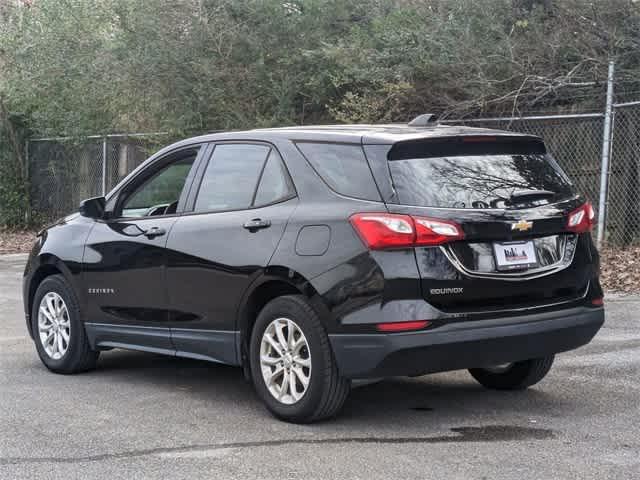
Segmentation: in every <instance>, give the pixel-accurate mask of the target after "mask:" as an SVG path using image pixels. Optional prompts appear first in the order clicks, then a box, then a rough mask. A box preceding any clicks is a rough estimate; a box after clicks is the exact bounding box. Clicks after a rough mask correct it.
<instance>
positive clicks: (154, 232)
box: [144, 227, 167, 239]
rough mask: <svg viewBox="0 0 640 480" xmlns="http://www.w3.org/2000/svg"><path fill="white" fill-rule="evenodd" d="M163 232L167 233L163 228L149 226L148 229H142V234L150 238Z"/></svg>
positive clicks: (159, 235)
mask: <svg viewBox="0 0 640 480" xmlns="http://www.w3.org/2000/svg"><path fill="white" fill-rule="evenodd" d="M165 233H167V231H166V230H165V229H164V228H160V227H151V228H150V229H148V230H145V231H144V236H145V237H147V238H148V239H152V238H156V237H161V236H162V235H164V234H165Z"/></svg>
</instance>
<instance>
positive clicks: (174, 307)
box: [167, 143, 297, 363]
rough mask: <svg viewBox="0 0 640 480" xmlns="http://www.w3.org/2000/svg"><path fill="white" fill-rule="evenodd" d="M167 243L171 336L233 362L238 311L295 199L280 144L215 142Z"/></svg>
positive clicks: (186, 350)
mask: <svg viewBox="0 0 640 480" xmlns="http://www.w3.org/2000/svg"><path fill="white" fill-rule="evenodd" d="M198 177H199V178H198V179H197V180H196V184H197V185H196V186H197V188H195V189H194V195H192V198H191V199H190V205H189V210H190V211H189V212H186V213H185V214H183V215H182V216H181V217H180V218H179V219H178V220H177V222H176V224H175V225H174V227H173V229H172V230H171V233H170V235H169V240H168V243H167V252H168V267H167V285H168V295H169V303H170V306H171V319H170V325H171V329H172V341H173V344H174V345H175V347H176V349H177V351H178V354H179V355H183V356H191V357H196V358H198V357H200V358H206V359H209V360H218V361H222V362H226V363H236V339H237V332H236V325H235V322H236V315H237V309H238V305H239V303H240V300H241V298H242V296H243V294H244V292H245V291H246V290H247V287H248V286H249V284H250V283H251V282H252V281H253V280H254V279H255V278H256V277H257V276H258V275H259V274H260V272H262V270H263V269H264V268H265V267H266V266H267V264H268V263H269V260H270V258H271V256H272V255H273V252H274V251H275V249H276V247H277V245H278V242H279V241H280V238H281V237H282V234H283V232H284V228H285V226H286V223H287V220H288V218H289V216H290V215H291V213H292V212H293V209H294V208H295V206H296V205H297V199H296V195H295V190H294V188H293V184H292V182H291V180H290V178H289V175H288V173H287V171H286V169H285V167H284V164H283V162H282V159H281V158H280V155H279V154H278V152H277V150H276V149H275V148H274V147H272V146H271V145H269V144H265V143H220V144H217V145H216V146H215V148H214V151H213V155H212V156H211V158H210V159H209V161H208V162H206V163H205V164H203V168H202V169H201V171H200V172H199V174H198Z"/></svg>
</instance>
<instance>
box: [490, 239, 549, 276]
mask: <svg viewBox="0 0 640 480" xmlns="http://www.w3.org/2000/svg"><path fill="white" fill-rule="evenodd" d="M509 247H511V249H512V251H513V253H516V254H517V250H516V249H517V247H521V248H522V254H523V255H520V256H521V257H522V256H524V257H525V258H523V259H518V260H516V261H513V262H512V263H507V262H508V261H507V260H506V257H507V255H506V249H507V248H509ZM493 259H494V261H495V265H496V270H498V271H499V272H508V271H511V270H528V269H531V268H536V267H538V265H539V262H538V256H537V253H536V247H535V243H534V242H533V240H518V241H511V242H493Z"/></svg>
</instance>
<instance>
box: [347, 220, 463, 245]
mask: <svg viewBox="0 0 640 480" xmlns="http://www.w3.org/2000/svg"><path fill="white" fill-rule="evenodd" d="M349 221H350V222H351V225H353V228H354V229H355V230H356V232H358V235H359V236H360V238H361V239H362V241H363V242H364V244H365V245H366V246H367V247H368V248H370V249H371V250H382V249H385V248H409V247H415V246H435V245H442V244H443V243H446V242H452V241H454V240H460V239H462V238H464V234H463V233H462V229H461V228H460V226H459V225H457V224H456V223H454V222H450V221H448V220H439V219H435V218H428V217H413V216H411V215H399V214H395V213H356V214H355V215H352V216H351V218H350V219H349Z"/></svg>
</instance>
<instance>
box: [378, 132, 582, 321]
mask: <svg viewBox="0 0 640 480" xmlns="http://www.w3.org/2000/svg"><path fill="white" fill-rule="evenodd" d="M380 147H381V146H369V147H367V146H365V151H366V152H367V156H368V157H369V159H370V161H373V162H377V167H373V165H372V169H373V170H374V173H376V170H377V174H376V177H377V178H376V180H377V181H378V182H379V183H380V184H381V191H383V192H384V191H385V186H384V181H385V180H383V179H381V178H380V176H381V171H382V170H381V169H380V161H381V160H383V159H382V158H381V157H382V156H384V157H385V158H384V161H385V164H386V167H387V172H388V173H387V174H386V177H387V179H388V181H389V182H390V185H388V187H389V188H387V190H386V191H387V194H386V198H385V202H386V204H387V208H388V210H389V212H390V213H394V214H400V215H409V216H411V217H412V218H413V221H414V223H415V225H416V228H417V229H420V228H422V229H423V230H425V228H426V230H425V231H442V232H444V233H445V235H441V236H435V237H433V241H432V240H430V239H429V238H428V237H426V240H425V241H424V242H422V243H423V244H424V246H416V247H415V248H414V250H415V255H416V261H417V264H418V268H419V271H420V276H421V284H422V292H423V296H424V298H425V299H426V300H427V301H428V302H429V303H430V304H432V305H434V306H435V307H437V308H439V309H441V310H442V311H445V312H450V313H473V312H477V313H481V312H495V311H513V310H527V309H529V308H532V307H535V308H540V307H550V306H555V305H565V304H567V303H571V302H576V301H580V300H581V299H582V298H583V297H584V296H585V295H586V293H587V290H588V287H589V281H590V279H591V278H592V276H593V272H594V265H593V263H594V262H593V260H592V255H591V239H590V235H589V233H588V231H589V230H590V228H591V222H592V218H593V211H592V209H591V207H590V205H589V204H588V203H586V202H585V200H584V199H582V198H581V197H580V196H579V195H577V193H576V192H575V191H574V188H573V185H572V184H571V181H570V180H569V178H568V177H567V176H566V175H565V174H564V172H563V171H562V170H561V169H560V167H559V166H558V165H557V163H556V162H555V161H554V159H553V158H552V157H551V156H550V155H549V154H548V153H547V152H546V150H545V147H544V144H543V143H542V141H541V140H540V139H538V138H537V137H528V136H513V135H509V136H500V135H498V136H492V135H481V136H477V135H467V136H455V137H449V138H432V139H427V140H424V139H421V140H412V141H408V142H400V143H396V144H395V145H393V146H392V147H390V148H387V149H386V152H385V151H384V150H383V149H381V148H380ZM383 152H384V153H383ZM374 156H377V159H373V158H371V157H374ZM570 222H571V224H570ZM419 224H421V225H422V226H421V225H419ZM418 243H420V242H418Z"/></svg>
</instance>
